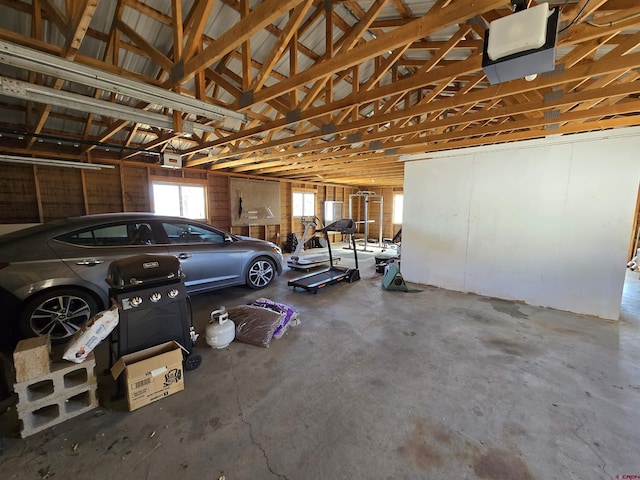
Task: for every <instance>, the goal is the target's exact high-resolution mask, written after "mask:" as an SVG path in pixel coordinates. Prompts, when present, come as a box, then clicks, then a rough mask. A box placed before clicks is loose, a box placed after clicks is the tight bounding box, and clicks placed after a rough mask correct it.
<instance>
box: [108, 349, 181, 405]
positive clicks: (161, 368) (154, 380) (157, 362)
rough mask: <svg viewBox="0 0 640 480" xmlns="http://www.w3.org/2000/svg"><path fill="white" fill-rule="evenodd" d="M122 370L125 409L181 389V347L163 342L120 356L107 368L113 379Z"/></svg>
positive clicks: (145, 403) (146, 403)
mask: <svg viewBox="0 0 640 480" xmlns="http://www.w3.org/2000/svg"><path fill="white" fill-rule="evenodd" d="M123 372H124V385H125V395H126V397H127V404H128V405H129V410H130V411H133V410H136V409H138V408H140V407H144V406H145V405H148V404H149V403H152V402H155V401H156V400H160V399H161V398H164V397H168V396H169V395H172V394H174V393H176V392H179V391H181V390H184V379H183V374H182V348H181V347H180V345H178V344H177V343H176V342H167V343H163V344H160V345H156V346H155V347H151V348H147V349H146V350H141V351H139V352H135V353H130V354H129V355H124V356H123V357H120V359H119V360H118V361H117V362H116V363H115V365H114V366H113V367H112V368H111V375H113V378H115V379H117V378H118V377H119V376H120V375H121V374H122V373H123Z"/></svg>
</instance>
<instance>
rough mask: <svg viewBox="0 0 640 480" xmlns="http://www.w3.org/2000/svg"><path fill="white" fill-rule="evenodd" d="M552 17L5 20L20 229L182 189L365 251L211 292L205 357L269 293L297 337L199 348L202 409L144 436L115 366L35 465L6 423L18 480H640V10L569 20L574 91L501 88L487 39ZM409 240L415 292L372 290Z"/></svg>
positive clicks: (300, 2) (191, 5) (247, 218)
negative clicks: (336, 277)
mask: <svg viewBox="0 0 640 480" xmlns="http://www.w3.org/2000/svg"><path fill="white" fill-rule="evenodd" d="M538 3H542V2H535V1H515V0H514V1H508V0H478V1H473V2H464V1H460V0H435V1H411V0H373V1H356V0H353V1H349V0H345V1H330V0H324V1H321V0H266V1H262V2H260V1H249V0H219V1H208V0H172V1H171V2H169V1H162V2H152V1H143V0H83V1H77V2H70V1H62V0H32V1H27V0H0V9H1V10H0V11H1V12H2V15H0V72H1V75H0V76H1V78H0V185H1V187H2V188H1V189H0V205H1V206H2V208H0V227H2V228H1V231H9V230H12V229H15V228H19V227H21V226H24V225H30V224H37V223H42V222H48V221H51V220H56V219H60V218H63V217H66V216H75V215H86V214H99V213H108V212H138V211H156V210H157V207H158V205H159V202H160V199H159V198H158V197H157V195H154V188H155V185H167V184H172V185H192V186H200V187H203V189H204V194H205V199H206V205H205V207H206V208H205V215H204V218H203V219H204V220H205V221H206V222H208V223H210V224H211V225H214V226H217V227H220V228H223V229H225V230H227V231H230V232H231V233H234V234H239V235H249V236H253V237H256V238H261V239H265V240H269V241H272V242H274V243H276V244H277V245H279V246H281V247H282V246H283V245H284V243H285V241H286V240H287V238H288V237H290V235H291V234H293V233H296V234H297V235H301V233H302V230H303V224H302V221H301V220H302V219H301V216H300V215H299V214H298V215H296V211H297V210H296V208H297V207H296V205H295V202H294V196H295V195H296V194H312V199H313V200H312V201H313V207H314V208H313V213H314V214H315V215H317V216H318V217H320V218H323V219H324V218H325V215H324V214H325V206H326V204H327V202H337V203H340V202H341V204H342V206H343V214H344V216H347V214H349V216H351V217H353V219H354V220H356V221H357V222H359V229H358V235H359V237H360V239H361V240H363V245H364V246H363V247H362V248H363V249H370V251H369V252H367V251H358V253H359V257H360V266H359V267H360V273H361V276H362V279H361V280H360V281H359V282H354V283H342V284H340V285H337V286H332V287H330V288H327V289H323V290H322V291H320V292H318V294H317V295H313V294H310V293H307V292H300V291H295V290H293V289H292V288H291V287H289V286H287V281H288V280H290V279H292V278H294V277H296V276H298V273H296V272H293V271H285V273H284V274H283V275H281V276H280V277H279V278H277V280H276V282H275V283H274V284H272V285H270V286H269V287H267V288H266V289H264V290H262V291H260V292H259V293H257V292H255V291H251V290H248V289H246V288H242V287H232V288H228V289H223V290H219V291H216V292H213V293H205V294H200V295H194V296H193V297H192V303H193V321H194V325H195V327H196V330H198V331H199V332H201V333H202V332H204V330H205V328H206V326H207V323H208V320H209V317H210V313H211V311H212V310H214V309H216V308H219V307H220V306H222V305H225V306H227V307H230V306H233V305H241V304H244V303H247V302H251V301H252V300H254V299H255V298H257V297H258V296H262V297H268V298H271V299H273V300H275V301H278V302H281V303H284V304H287V305H291V306H292V307H294V308H295V309H296V310H297V311H298V312H299V316H300V317H299V318H300V325H297V326H295V327H290V328H289V330H288V331H287V334H286V335H285V336H284V337H282V338H281V339H278V340H274V341H273V342H272V343H271V345H270V347H269V348H268V349H263V348H259V347H256V346H251V345H247V344H242V343H238V342H234V343H232V344H231V345H230V346H229V347H227V348H224V349H211V348H210V347H208V346H207V344H206V343H205V342H204V341H203V340H204V339H203V338H200V339H199V340H198V342H197V344H196V348H197V350H198V352H199V353H200V354H201V355H202V365H201V366H200V367H199V368H198V369H197V370H194V371H190V372H185V375H184V382H185V390H184V391H183V392H179V393H177V394H175V395H171V396H169V397H167V398H164V399H162V400H161V401H159V402H156V403H153V404H151V405H148V406H145V407H144V408H141V409H140V410H137V411H135V412H128V411H127V408H126V405H124V404H123V402H122V401H121V400H114V399H112V394H113V393H114V392H113V389H114V387H115V386H114V383H113V381H112V380H110V377H109V375H107V374H106V373H105V372H104V369H105V368H106V366H107V365H106V356H107V352H105V346H104V345H100V346H99V347H98V349H97V350H96V363H97V368H96V374H97V376H98V385H99V389H98V392H99V396H100V407H98V408H97V409H95V410H92V411H91V412H90V413H85V414H83V415H80V416H78V417H75V418H72V419H70V420H68V421H65V422H64V423H60V424H58V425H56V426H55V427H52V428H49V429H47V430H45V431H44V432H41V433H37V434H35V435H33V436H29V437H27V438H25V439H21V438H19V432H18V429H19V427H18V426H17V419H16V418H15V415H13V413H12V411H11V409H10V410H9V411H8V412H6V413H5V414H4V415H1V417H2V418H1V420H2V424H3V427H4V430H5V432H6V435H5V436H4V438H3V443H2V450H3V453H2V455H0V472H1V473H2V476H3V478H50V477H52V476H54V475H55V476H56V477H61V476H70V475H75V476H76V477H79V478H84V477H88V476H96V477H98V478H102V477H104V478H110V477H112V476H114V475H121V476H124V477H125V478H134V477H135V478H139V477H142V478H163V479H165V478H167V479H168V478H175V477H186V478H204V477H206V478H220V477H224V478H226V479H231V478H287V479H294V478H452V479H453V478H478V479H538V478H540V479H543V478H545V479H546V478H558V479H560V478H576V479H577V478H580V479H582V478H588V479H592V478H593V479H600V478H611V479H613V478H635V477H634V476H637V475H640V465H639V464H638V460H637V446H638V445H640V434H639V433H638V431H639V429H638V427H639V426H640V417H639V414H638V411H640V409H639V408H638V407H639V406H640V367H638V365H639V364H640V362H639V361H638V360H640V358H639V355H638V349H637V345H638V340H639V338H640V330H639V326H640V323H639V322H640V279H639V278H638V272H637V271H631V270H629V269H625V265H626V264H627V262H629V261H630V260H631V259H632V258H633V257H634V255H635V252H636V249H637V248H638V245H637V238H638V231H639V226H638V212H639V209H640V202H639V201H638V200H639V199H640V196H639V188H638V187H639V184H640V169H639V168H638V161H637V158H636V152H638V151H639V150H640V116H639V115H638V112H640V100H639V99H638V94H639V93H640V82H638V77H639V75H640V70H639V69H640V47H639V45H640V6H639V5H638V2H637V1H636V0H566V1H565V0H559V1H551V2H549V5H550V7H551V8H557V9H558V12H559V25H558V28H557V44H556V45H555V47H554V48H553V50H554V53H555V62H554V65H553V68H551V69H549V70H545V71H543V70H540V71H539V72H536V76H535V78H530V77H529V76H528V77H529V78H527V79H525V78H515V79H510V80H507V81H504V82H499V83H495V82H492V81H490V80H489V77H490V76H491V75H492V73H490V72H489V70H488V69H487V67H486V65H484V64H485V63H486V62H485V60H486V58H485V55H486V52H485V50H486V48H485V44H484V38H485V36H486V31H487V30H489V31H491V30H490V24H491V22H493V21H494V20H497V19H501V18H506V17H509V16H512V15H516V14H517V13H519V12H522V11H523V10H529V9H531V8H534V7H536V6H537V5H538ZM359 192H372V193H374V194H375V195H379V196H380V197H381V198H382V199H383V200H384V202H380V203H372V204H371V205H368V206H367V208H368V209H367V211H366V212H365V208H364V205H363V204H361V203H360V202H357V201H356V202H355V204H354V205H353V208H349V205H350V203H353V202H352V199H353V198H354V196H357V195H358V194H359ZM398 196H402V197H401V198H403V199H404V213H403V216H402V220H401V221H397V220H398V219H396V218H394V213H396V212H394V206H395V205H394V199H396V198H397V197H398ZM266 199H268V201H267V200H266ZM365 227H367V228H368V231H367V232H365V231H364V229H365ZM400 228H402V274H403V276H404V279H405V280H406V281H407V282H409V283H410V286H411V287H412V288H416V289H418V290H421V291H420V292H415V293H405V292H397V291H395V292H394V291H387V290H384V289H383V288H382V285H381V283H382V278H383V276H382V275H381V274H379V273H377V272H376V271H375V270H376V269H375V252H379V251H380V248H381V238H380V237H385V238H391V237H393V236H394V235H395V233H396V232H397V231H398V230H399V229H400ZM334 240H336V242H339V241H340V240H341V239H340V238H338V236H335V238H334ZM370 240H372V241H371V242H369V241H370ZM341 256H342V259H341V262H343V263H344V264H346V265H351V262H352V260H351V258H352V256H351V254H350V253H349V252H348V250H345V251H344V252H341ZM10 354H11V352H9V356H10ZM124 472H126V473H124Z"/></svg>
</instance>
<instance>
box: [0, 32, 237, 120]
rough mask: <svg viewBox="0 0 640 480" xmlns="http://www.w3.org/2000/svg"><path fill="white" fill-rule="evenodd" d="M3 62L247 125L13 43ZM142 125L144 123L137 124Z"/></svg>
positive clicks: (4, 45) (5, 46) (201, 104)
mask: <svg viewBox="0 0 640 480" xmlns="http://www.w3.org/2000/svg"><path fill="white" fill-rule="evenodd" d="M0 62H2V63H4V64H6V65H12V66H15V67H18V68H23V69H26V70H29V71H33V72H37V73H42V74H45V75H50V76H52V77H55V78H61V79H64V80H69V81H72V82H77V83H79V84H82V85H88V86H90V87H93V88H99V89H102V90H106V91H109V92H114V93H118V94H121V95H126V96H128V97H131V98H135V99H140V100H144V101H145V102H149V103H153V104H157V105H160V106H162V107H166V108H170V109H173V110H175V111H179V112H184V113H190V114H193V115H200V116H203V117H206V118H210V119H215V120H223V119H224V117H228V118H232V119H234V120H239V121H241V122H244V123H246V121H247V116H246V114H244V113H240V112H236V111H234V110H229V109H227V108H223V107H219V106H217V105H212V104H211V103H208V102H205V101H202V100H198V99H196V98H192V97H187V96H186V95H181V94H179V93H176V92H172V91H170V90H165V89H164V88H160V87H156V86H153V85H149V84H146V83H144V82H139V81H137V80H132V79H129V78H126V77H123V76H121V75H115V74H112V73H109V72H105V71H104V70H100V69H98V68H93V67H89V66H87V65H82V64H80V63H77V62H72V61H69V60H65V59H62V58H60V57H56V56H55V55H49V54H47V53H43V52H40V51H38V50H34V49H31V48H26V47H22V46H20V45H16V44H13V43H10V42H5V41H0ZM138 123H142V122H138Z"/></svg>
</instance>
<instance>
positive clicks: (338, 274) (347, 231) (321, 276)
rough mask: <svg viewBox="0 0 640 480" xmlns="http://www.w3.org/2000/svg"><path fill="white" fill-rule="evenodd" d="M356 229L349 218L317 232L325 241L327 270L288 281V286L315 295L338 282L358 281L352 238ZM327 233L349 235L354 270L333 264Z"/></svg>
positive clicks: (354, 243)
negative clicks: (327, 257) (327, 254)
mask: <svg viewBox="0 0 640 480" xmlns="http://www.w3.org/2000/svg"><path fill="white" fill-rule="evenodd" d="M356 229H357V225H356V222H354V221H353V220H352V219H350V218H343V219H342V220H338V221H336V222H333V223H332V224H330V225H327V226H326V227H324V228H321V229H320V230H317V232H320V233H324V235H325V237H326V239H327V249H328V251H329V268H327V269H324V270H321V271H318V272H314V273H310V274H308V275H304V276H302V277H298V278H294V279H293V280H289V282H288V285H289V286H290V287H293V289H294V290H295V289H296V288H303V289H305V290H307V291H309V292H312V293H317V292H318V290H319V289H320V288H323V287H326V286H327V285H333V284H335V283H338V282H342V281H343V280H346V281H347V282H349V283H351V282H355V281H357V280H360V270H358V253H357V251H356V242H355V239H354V238H353V234H354V233H355V231H356ZM329 232H336V233H340V234H342V235H349V238H350V240H351V244H352V248H353V258H354V259H355V263H356V266H355V268H349V267H344V266H341V265H334V264H333V256H332V253H331V240H330V239H329Z"/></svg>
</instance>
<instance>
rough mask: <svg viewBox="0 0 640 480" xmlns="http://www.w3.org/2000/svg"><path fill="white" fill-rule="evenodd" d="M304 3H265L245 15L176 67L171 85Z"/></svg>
mask: <svg viewBox="0 0 640 480" xmlns="http://www.w3.org/2000/svg"><path fill="white" fill-rule="evenodd" d="M302 1H304V0H265V1H264V2H262V3H261V4H260V5H258V6H257V7H256V8H255V9H254V10H253V11H252V12H251V13H249V14H248V15H247V16H246V17H245V18H244V20H243V21H242V22H239V23H237V24H235V25H233V26H232V27H231V28H230V29H229V30H227V31H226V32H225V33H223V34H222V35H221V36H220V37H218V38H217V39H216V40H215V41H214V42H212V43H211V44H209V45H208V46H207V48H205V49H204V50H203V51H202V53H199V54H198V55H196V56H195V57H193V58H191V59H190V60H188V61H186V62H184V64H182V63H180V64H177V65H176V67H175V68H174V71H173V72H172V75H171V77H172V81H173V83H176V84H177V83H182V82H184V81H185V80H188V79H190V78H191V77H193V75H195V74H196V72H198V71H200V70H203V69H205V68H207V67H209V66H210V65H212V64H213V63H215V62H216V61H218V60H220V59H221V58H222V57H223V56H224V55H225V54H227V53H228V52H230V51H232V50H234V49H236V48H237V47H238V46H239V45H241V44H242V43H243V42H245V41H246V40H247V39H249V38H251V36H252V35H253V34H254V33H256V32H258V31H260V30H262V29H263V28H265V27H266V26H267V25H269V24H271V23H272V22H273V21H274V20H277V19H278V18H280V17H281V16H282V15H284V14H285V13H286V12H288V11H289V10H290V9H292V8H295V7H296V6H297V5H298V4H299V3H301V2H302Z"/></svg>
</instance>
